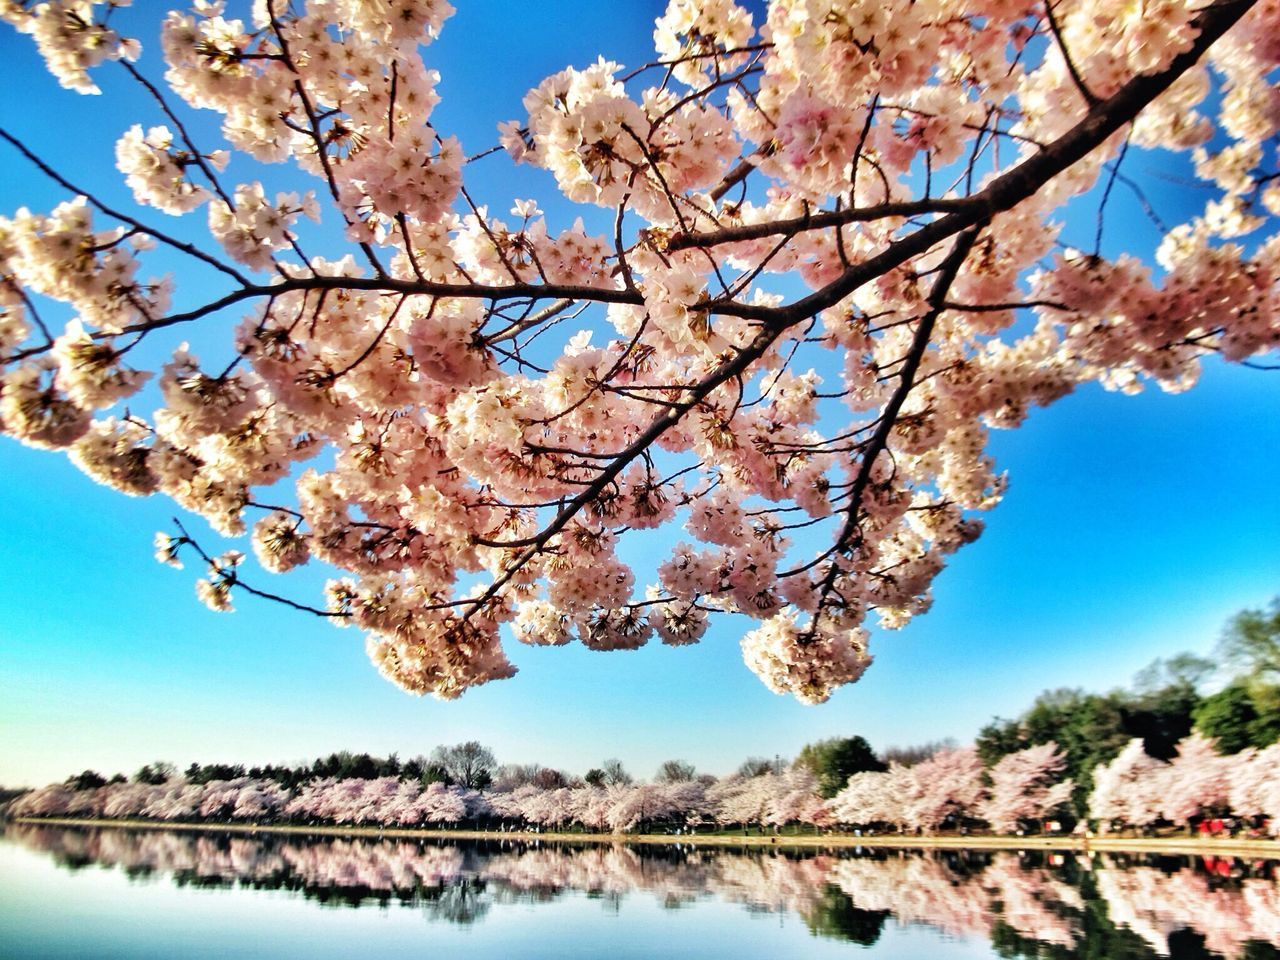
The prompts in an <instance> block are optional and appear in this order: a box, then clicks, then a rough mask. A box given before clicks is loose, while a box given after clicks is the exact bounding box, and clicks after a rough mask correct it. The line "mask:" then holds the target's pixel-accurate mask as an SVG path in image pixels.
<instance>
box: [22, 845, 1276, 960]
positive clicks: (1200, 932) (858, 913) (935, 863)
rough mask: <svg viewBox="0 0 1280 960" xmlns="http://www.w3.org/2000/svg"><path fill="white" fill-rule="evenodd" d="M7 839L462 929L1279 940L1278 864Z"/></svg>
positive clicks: (1250, 953) (1022, 945)
mask: <svg viewBox="0 0 1280 960" xmlns="http://www.w3.org/2000/svg"><path fill="white" fill-rule="evenodd" d="M5 836H6V838H7V839H9V840H11V841H15V842H17V843H18V844H21V845H22V846H24V847H26V848H28V849H30V850H36V851H42V852H45V853H48V854H50V855H52V857H53V858H54V860H55V861H57V862H58V863H60V864H62V865H64V866H66V867H68V868H79V867H83V866H87V865H90V864H97V865H103V866H107V867H112V868H116V869H119V870H122V871H125V872H127V873H128V874H129V875H131V876H148V877H153V878H154V877H166V876H167V877H171V878H172V880H173V882H174V883H176V884H178V885H182V886H203V887H215V888H216V887H227V888H246V887H247V888H252V889H255V890H262V889H267V890H286V891H292V892H294V893H297V894H301V895H302V896H304V897H306V898H309V899H313V900H317V901H320V902H324V903H328V904H346V905H350V906H359V905H362V904H390V903H403V904H407V905H412V906H415V907H418V908H421V909H422V910H423V911H424V912H425V913H426V914H427V915H428V917H429V918H430V919H433V920H442V921H448V922H451V923H456V924H472V923H475V922H477V921H481V920H483V919H484V918H486V917H487V916H488V915H489V913H490V911H492V910H494V909H495V908H497V907H500V906H502V905H512V904H521V905H525V906H526V907H529V906H533V907H535V908H536V905H537V904H541V903H550V902H553V901H556V900H557V899H559V898H562V897H564V896H566V895H569V894H571V893H574V892H576V893H580V894H585V895H587V896H589V897H591V898H593V899H599V900H602V901H604V902H605V903H611V904H619V903H621V902H623V901H624V900H625V899H626V898H628V897H631V896H634V895H648V896H649V897H651V898H653V899H654V900H656V901H657V902H658V903H660V904H661V905H662V906H664V907H670V908H676V907H680V906H682V905H685V904H693V903H695V902H707V901H718V902H721V903H727V904H737V905H741V906H743V907H745V908H747V909H748V910H750V911H752V912H753V913H765V914H768V913H777V914H779V915H784V914H793V915H797V916H799V917H800V918H801V919H802V920H803V921H804V923H805V924H806V926H807V927H808V929H809V930H810V931H811V932H812V933H814V934H815V935H819V936H823V937H832V938H836V939H841V940H846V941H853V942H855V943H860V944H867V945H869V944H873V943H876V942H877V941H878V940H879V939H880V938H881V936H882V934H883V932H884V931H885V929H886V927H887V925H888V924H890V923H892V924H894V925H896V926H897V927H904V926H917V927H925V928H928V929H932V930H934V931H937V932H938V933H940V934H942V935H944V936H945V937H947V938H963V939H982V940H986V941H988V942H990V944H991V945H992V947H993V949H995V950H996V951H997V952H998V953H999V954H1000V955H1002V956H1023V957H1039V956H1050V957H1054V958H1074V957H1081V958H1084V957H1088V958H1098V960H1101V958H1108V960H1110V958H1113V957H1118V956H1125V957H1134V958H1142V957H1156V956H1173V957H1187V958H1191V957H1212V956H1215V955H1216V956H1221V957H1224V958H1230V960H1237V958H1240V960H1261V958H1267V957H1277V956H1280V952H1278V951H1277V948H1280V884H1278V883H1277V874H1278V872H1280V871H1277V865H1276V864H1275V863H1274V862H1254V863H1246V862H1243V861H1239V860H1214V859H1208V858H1205V859H1192V858H1173V857H1149V858H1142V857H1135V856H1122V855H1097V856H1095V857H1093V858H1089V859H1082V858H1078V857H1074V856H1072V855H1070V854H1059V853H1048V852H1040V851H1037V852H1035V853H1022V854H1019V853H1014V852H989V851H937V852H934V853H917V852H908V851H876V852H868V851H858V852H856V853H836V852H830V851H828V852H815V851H792V852H786V851H778V850H771V851H759V850H744V851H740V852H737V851H729V850H721V849H696V848H692V847H688V846H685V847H679V846H670V847H641V846H635V847H631V846H623V845H583V846H573V845H536V844H535V845H531V844H527V843H520V842H513V841H505V842H502V841H493V842H487V843H466V844H461V843H459V844H449V843H439V842H431V841H410V840H382V841H376V840H366V839H345V838H334V837H323V838H317V837H304V836H297V835H259V836H244V835H239V834H218V833H211V832H204V833H178V832H169V831H162V830H139V831H132V830H120V829H67V828H58V827H45V826H39V825H31V824H21V825H11V826H10V827H9V828H8V829H7V830H6V833H5Z"/></svg>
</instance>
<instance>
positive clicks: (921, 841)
mask: <svg viewBox="0 0 1280 960" xmlns="http://www.w3.org/2000/svg"><path fill="white" fill-rule="evenodd" d="M6 822H8V823H20V824H24V825H28V826H48V827H77V828H84V827H97V828H104V829H109V830H155V831H161V830H164V831H174V832H180V833H224V834H225V833H231V834H239V835H244V836H257V835H286V836H287V835H289V834H293V835H295V836H297V835H301V836H317V837H350V838H360V839H375V840H379V839H380V840H488V841H501V840H518V841H521V842H524V843H534V842H536V843H548V844H556V845H561V846H598V845H605V844H607V845H614V844H622V845H630V846H667V847H676V846H678V847H693V848H697V847H763V848H767V849H784V848H790V849H829V848H841V849H852V848H857V847H862V848H870V849H881V848H883V849H900V850H1014V851H1017V850H1054V851H1060V852H1068V853H1165V854H1171V855H1182V856H1214V857H1220V856H1232V857H1247V858H1254V859H1256V858H1263V859H1268V860H1280V840H1241V839H1231V838H1222V839H1216V840H1213V839H1211V840H1201V839H1199V838H1198V837H1115V836H1107V837H1090V838H1089V839H1088V840H1087V841H1086V840H1085V839H1084V838H1081V837H1075V836H1062V837H1045V836H1032V837H1007V836H976V837H959V836H936V837H902V836H896V835H885V836H873V837H855V836H851V835H849V834H843V833H842V834H830V835H818V836H800V835H794V836H773V835H769V834H765V835H763V836H762V835H758V834H756V835H746V836H727V835H723V834H706V835H699V834H689V835H685V836H679V837H675V836H671V835H669V834H639V833H532V832H528V831H513V832H508V833H495V832H493V831H490V830H438V829H427V828H417V827H386V828H382V827H359V826H304V825H301V824H256V823H167V822H164V821H158V820H128V819H93V818H82V817H14V818H13V819H12V820H9V821H6Z"/></svg>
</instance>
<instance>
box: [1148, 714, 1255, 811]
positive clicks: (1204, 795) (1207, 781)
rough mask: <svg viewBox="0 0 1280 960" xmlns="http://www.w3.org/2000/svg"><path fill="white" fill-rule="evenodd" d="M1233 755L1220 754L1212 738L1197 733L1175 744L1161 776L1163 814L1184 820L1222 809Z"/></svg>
mask: <svg viewBox="0 0 1280 960" xmlns="http://www.w3.org/2000/svg"><path fill="white" fill-rule="evenodd" d="M1237 762H1239V761H1238V760H1237V758H1236V757H1235V756H1225V757H1224V756H1221V755H1220V754H1219V753H1218V750H1217V746H1216V744H1215V743H1214V741H1213V740H1210V739H1208V738H1206V737H1204V736H1202V735H1201V734H1200V733H1193V734H1192V735H1191V736H1189V737H1187V738H1186V739H1184V740H1181V741H1180V742H1179V743H1178V755H1177V756H1176V757H1174V758H1173V759H1172V760H1171V761H1170V762H1169V772H1168V774H1167V776H1165V777H1164V794H1165V796H1164V801H1163V812H1164V815H1165V816H1166V817H1167V818H1169V819H1170V820H1173V821H1175V822H1179V823H1185V822H1188V821H1190V820H1191V819H1193V818H1194V817H1198V816H1200V815H1201V814H1204V813H1211V812H1215V811H1216V812H1222V811H1225V810H1226V809H1227V807H1228V805H1229V802H1230V792H1231V767H1232V766H1233V765H1234V764H1235V763H1237Z"/></svg>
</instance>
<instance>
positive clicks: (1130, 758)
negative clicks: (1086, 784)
mask: <svg viewBox="0 0 1280 960" xmlns="http://www.w3.org/2000/svg"><path fill="white" fill-rule="evenodd" d="M1168 771H1169V764H1167V763H1165V762H1164V761H1163V760H1157V759H1156V758H1155V757H1151V756H1148V755H1147V752H1146V750H1145V749H1144V748H1143V744H1142V741H1141V740H1140V739H1134V740H1130V741H1129V743H1128V744H1127V745H1126V746H1125V748H1124V749H1123V750H1121V751H1120V753H1119V754H1118V755H1117V756H1116V758H1115V759H1114V760H1112V761H1111V762H1110V763H1108V764H1098V766H1097V767H1096V768H1095V769H1094V774H1093V792H1092V793H1091V794H1089V816H1090V817H1092V818H1094V819H1095V820H1101V821H1104V823H1108V824H1111V823H1114V824H1121V825H1128V826H1131V827H1143V826H1147V825H1148V824H1152V823H1155V821H1157V820H1159V819H1161V818H1162V817H1163V816H1164V807H1165V805H1166V803H1167V802H1168V800H1169V799H1170V798H1169V796H1168V794H1167V793H1166V787H1167V786H1168V785H1169V777H1168Z"/></svg>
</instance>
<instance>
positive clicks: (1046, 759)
mask: <svg viewBox="0 0 1280 960" xmlns="http://www.w3.org/2000/svg"><path fill="white" fill-rule="evenodd" d="M1066 765H1067V758H1066V756H1065V754H1062V753H1060V752H1058V745H1057V744H1056V743H1053V742H1052V741H1050V742H1049V743H1045V744H1042V745H1040V746H1038V747H1029V748H1027V749H1026V750H1019V751H1018V752H1016V753H1010V754H1007V755H1005V756H1003V757H1001V758H1000V761H999V762H998V763H996V765H995V766H993V767H992V768H991V770H990V771H989V776H990V778H991V787H990V792H989V794H988V796H987V798H986V801H985V802H984V803H983V805H982V807H981V816H982V818H983V819H984V820H986V821H987V822H988V823H990V824H991V827H992V829H994V830H996V831H1000V832H1005V833H1012V832H1013V831H1014V830H1017V829H1019V828H1020V827H1021V826H1023V825H1024V824H1025V823H1026V822H1027V821H1034V820H1040V819H1043V818H1044V817H1047V816H1049V815H1050V814H1051V813H1053V812H1054V811H1055V810H1056V809H1057V808H1058V807H1060V806H1062V805H1064V804H1065V803H1067V802H1068V801H1069V800H1070V799H1071V791H1072V789H1074V787H1075V784H1074V782H1073V781H1072V780H1070V779H1063V778H1062V772H1063V770H1065V769H1066Z"/></svg>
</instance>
